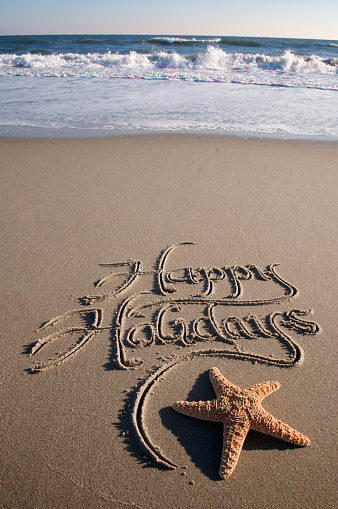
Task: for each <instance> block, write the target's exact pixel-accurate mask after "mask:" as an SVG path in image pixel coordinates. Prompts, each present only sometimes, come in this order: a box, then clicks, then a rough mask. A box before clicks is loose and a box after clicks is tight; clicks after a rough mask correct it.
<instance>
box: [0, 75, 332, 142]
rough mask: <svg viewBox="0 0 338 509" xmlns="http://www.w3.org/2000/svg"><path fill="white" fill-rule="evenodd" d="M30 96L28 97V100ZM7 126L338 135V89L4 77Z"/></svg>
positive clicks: (0, 87)
mask: <svg viewBox="0 0 338 509" xmlns="http://www.w3.org/2000/svg"><path fill="white" fill-rule="evenodd" d="M28 99H29V100H28ZM0 103H1V105H2V107H1V111H0V124H2V125H7V126H13V127H15V126H26V127H27V128H29V127H41V128H44V129H63V128H68V129H76V130H80V131H81V130H85V129H94V130H97V133H98V134H99V133H100V131H99V130H101V131H106V132H107V133H111V134H114V133H115V134H118V133H128V132H163V131H165V132H209V133H218V134H222V133H237V134H238V133H242V134H244V133H246V134H247V135H264V134H266V135H272V136H275V135H278V136H286V137H288V136H304V135H306V136H324V137H335V138H337V139H338V121H337V114H336V112H337V111H338V94H337V93H336V92H334V91H329V90H317V89H312V90H311V89H304V88H288V87H284V88H279V89H278V90H277V89H275V88H273V87H258V86H255V85H246V86H243V85H238V84H233V83H227V84H219V83H206V82H204V83H194V82H186V81H182V80H181V81H179V80H166V81H164V80H161V81H157V80H126V79H114V80H111V79H109V78H100V79H92V78H91V79H82V78H64V79H61V80H59V79H50V78H43V77H36V78H35V77H32V78H30V79H29V80H27V78H26V77H24V76H23V77H16V78H15V80H14V79H13V77H10V76H7V77H0Z"/></svg>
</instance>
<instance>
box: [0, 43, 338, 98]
mask: <svg viewBox="0 0 338 509" xmlns="http://www.w3.org/2000/svg"><path fill="white" fill-rule="evenodd" d="M337 73H338V60H337V59H336V58H331V59H325V60H323V59H321V58H320V57H319V56H317V55H312V56H300V55H296V54H294V53H292V52H291V51H285V52H284V53H283V54H282V55H280V56H278V57H271V56H268V55H265V54H259V53H257V54H250V53H249V54H246V53H227V52H225V51H223V50H222V49H221V48H218V47H213V46H208V48H207V50H206V51H205V52H202V53H199V54H197V55H190V56H184V55H180V54H179V53H177V52H175V51H172V52H168V51H164V50H162V51H154V52H151V53H138V52H136V51H130V52H129V53H126V54H122V53H111V52H110V51H108V52H106V53H103V54H102V53H87V54H79V53H65V54H64V53H59V54H55V53H53V54H42V53H40V52H37V53H35V52H30V53H25V54H23V55H12V54H2V55H0V75H2V76H6V75H23V76H56V77H66V76H72V77H112V78H114V77H116V78H117V77H118V78H123V77H125V78H144V79H176V80H190V81H220V82H241V83H259V84H269V85H271V84H276V85H281V86H284V85H285V86H288V85H290V84H291V85H294V84H297V83H298V84H297V86H317V87H326V86H328V85H327V83H326V84H324V85H323V84H321V82H320V80H319V81H318V80H317V81H316V82H314V83H312V81H311V80H312V79H313V77H317V78H318V77H325V76H326V77H329V76H332V75H337ZM300 80H303V81H300ZM329 88H332V89H337V88H338V85H337V82H336V80H335V81H334V83H331V84H330V85H329Z"/></svg>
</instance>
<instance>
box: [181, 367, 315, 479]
mask: <svg viewBox="0 0 338 509" xmlns="http://www.w3.org/2000/svg"><path fill="white" fill-rule="evenodd" d="M209 377H210V381H211V383H212V385H213V388H214V391H215V393H216V396H217V398H216V399H214V400H212V401H198V402H197V401H178V402H177V403H174V405H173V408H174V409H175V410H177V412H180V413H182V414H185V415H189V416H191V417H197V418H198V419H203V420H205V421H213V422H222V423H223V452H222V460H221V466H220V469H219V475H220V477H222V478H223V479H226V478H227V477H229V476H230V475H231V474H232V472H233V471H234V470H235V468H236V465H237V462H238V458H239V455H240V453H241V450H242V447H243V443H244V440H245V438H246V436H247V434H248V432H249V430H250V429H253V430H255V431H261V432H262V433H266V434H268V435H272V436H275V437H278V438H281V439H282V440H286V441H287V442H291V443H293V444H296V445H300V446H306V445H309V444H310V440H309V439H308V438H307V437H306V436H305V435H302V434H301V433H299V432H298V431H296V430H294V429H292V428H290V426H288V425H287V424H284V423H283V422H281V421H279V420H278V419H276V418H275V417H273V416H272V415H271V414H269V413H268V412H267V411H266V410H264V408H263V407H262V405H261V402H262V400H263V399H264V398H265V396H267V395H268V394H271V393H272V392H274V391H276V390H277V389H279V388H280V383H279V382H263V383H261V384H256V385H253V386H252V387H250V388H249V389H241V388H240V387H237V386H236V385H233V384H232V383H231V382H229V381H228V380H227V379H226V378H225V377H224V376H222V374H221V373H220V371H219V369H217V368H212V369H211V370H210V371H209Z"/></svg>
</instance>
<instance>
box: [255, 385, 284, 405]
mask: <svg viewBox="0 0 338 509" xmlns="http://www.w3.org/2000/svg"><path fill="white" fill-rule="evenodd" d="M279 388H280V383H279V382H263V383H261V384H256V385H253V386H252V387H250V389H247V390H248V392H251V393H253V394H254V395H255V396H256V397H258V401H259V403H260V402H261V401H262V400H263V399H264V398H265V396H268V395H269V394H271V393H272V392H275V391H277V390H278V389H279Z"/></svg>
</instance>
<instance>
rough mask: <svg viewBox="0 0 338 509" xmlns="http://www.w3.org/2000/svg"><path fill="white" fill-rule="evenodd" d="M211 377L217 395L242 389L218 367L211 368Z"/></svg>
mask: <svg viewBox="0 0 338 509" xmlns="http://www.w3.org/2000/svg"><path fill="white" fill-rule="evenodd" d="M209 378H210V382H211V383H212V386H213V388H214V391H215V393H216V396H217V397H219V396H225V395H227V394H228V393H229V392H231V391H233V390H235V391H240V389H239V387H237V385H234V384H232V383H231V382H229V380H227V379H226V378H225V377H224V376H223V375H222V374H221V372H220V370H219V369H218V368H212V369H210V371H209Z"/></svg>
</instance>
